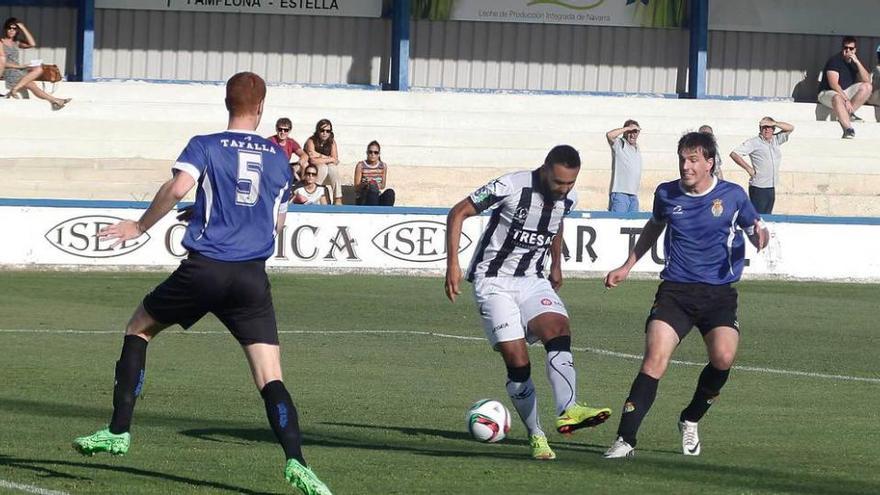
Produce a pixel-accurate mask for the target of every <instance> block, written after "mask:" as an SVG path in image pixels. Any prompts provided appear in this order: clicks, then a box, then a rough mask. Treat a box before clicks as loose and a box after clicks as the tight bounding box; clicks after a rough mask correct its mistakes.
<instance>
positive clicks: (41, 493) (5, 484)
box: [0, 479, 69, 495]
mask: <svg viewBox="0 0 880 495" xmlns="http://www.w3.org/2000/svg"><path fill="white" fill-rule="evenodd" d="M0 488H6V489H9V490H17V491H20V492H25V493H35V494H36V495H69V494H68V493H67V492H59V491H57V490H47V489H46V488H40V487H38V486H33V485H22V484H21V483H13V482H11V481H6V480H2V479H0Z"/></svg>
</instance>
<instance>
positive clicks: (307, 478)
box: [284, 459, 333, 495]
mask: <svg viewBox="0 0 880 495" xmlns="http://www.w3.org/2000/svg"><path fill="white" fill-rule="evenodd" d="M284 479H286V480H287V481H288V482H289V483H290V484H291V485H293V486H295V487H297V488H299V491H301V492H302V493H303V495H333V494H332V493H330V489H329V488H327V485H325V484H324V482H323V481H321V480H319V479H318V477H317V476H315V473H314V472H312V470H311V469H310V468H307V467H305V466H303V465H302V464H300V463H299V462H298V461H297V460H296V459H288V460H287V465H286V466H284Z"/></svg>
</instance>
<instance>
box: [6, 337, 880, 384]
mask: <svg viewBox="0 0 880 495" xmlns="http://www.w3.org/2000/svg"><path fill="white" fill-rule="evenodd" d="M4 333H33V334H37V333H47V334H87V335H88V334H120V335H121V334H122V331H121V330H70V329H29V328H10V329H0V334H4ZM184 333H186V334H190V335H223V333H222V332H205V331H198V330H185V331H184ZM278 333H279V334H301V335H303V334H309V335H333V334H339V335H352V334H355V335H356V334H372V335H419V336H426V337H438V338H442V339H453V340H467V341H478V342H485V341H486V339H485V338H483V337H471V336H467V335H451V334H447V333H439V332H427V331H418V330H332V331H324V330H279V331H278ZM572 350H573V351H578V352H589V353H592V354H599V355H602V356H610V357H616V358H621V359H630V360H636V361H641V359H642V356H641V355H640V354H628V353H625V352H616V351H609V350H607V349H596V348H594V347H572ZM669 362H670V363H672V364H678V365H682V366H705V365H706V363H705V362H695V361H683V360H680V359H672V360H670V361H669ZM734 368H735V369H737V370H739V371H751V372H755V373H766V374H771V375H786V376H800V377H805V378H820V379H824V380H837V381H846V382H865V383H878V384H880V378H868V377H863V376H849V375H833V374H828V373H816V372H812V371H797V370H782V369H776V368H765V367H761V366H742V365H736V366H734Z"/></svg>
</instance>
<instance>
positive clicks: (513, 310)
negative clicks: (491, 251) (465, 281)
mask: <svg viewBox="0 0 880 495" xmlns="http://www.w3.org/2000/svg"><path fill="white" fill-rule="evenodd" d="M474 299H476V302H477V309H478V310H479V311H480V319H481V320H482V321H483V331H484V332H485V333H486V338H487V339H489V343H490V344H491V345H492V348H495V346H497V345H498V343H499V342H509V341H511V340H518V339H523V338H524V339H526V342H528V343H529V344H534V343H535V342H538V341H539V340H540V337H538V336H537V335H534V334H532V333H531V332H530V331H529V329H528V326H529V322H530V321H532V319H533V318H535V317H536V316H538V315H541V314H544V313H558V314H561V315H562V316H565V317H566V318H568V311H566V310H565V305H564V304H563V303H562V299H560V298H559V295H558V294H556V291H554V290H553V288H552V287H551V286H550V282H549V281H548V280H547V279H545V278H536V277H488V278H479V279H477V280H476V281H474Z"/></svg>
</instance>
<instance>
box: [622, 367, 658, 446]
mask: <svg viewBox="0 0 880 495" xmlns="http://www.w3.org/2000/svg"><path fill="white" fill-rule="evenodd" d="M658 383H659V380H657V379H656V378H652V377H650V376H648V375H646V374H644V373H639V374H638V376H636V379H635V380H633V384H632V387H631V388H630V389H629V397H627V399H626V403H624V405H623V413H622V414H621V416H620V426H618V427H617V434H618V435H619V436H621V437H623V439H624V440H625V441H626V443H628V444H630V445H632V446H633V447H635V446H636V433H638V431H639V426H641V424H642V420H643V419H645V415H647V414H648V411H649V410H651V405H653V404H654V399H655V398H656V397H657V384H658Z"/></svg>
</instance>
